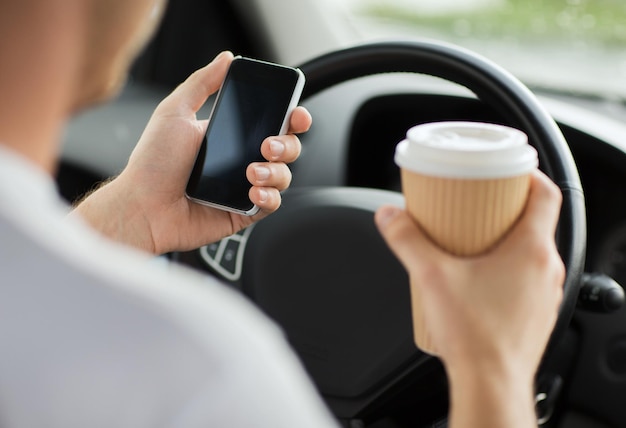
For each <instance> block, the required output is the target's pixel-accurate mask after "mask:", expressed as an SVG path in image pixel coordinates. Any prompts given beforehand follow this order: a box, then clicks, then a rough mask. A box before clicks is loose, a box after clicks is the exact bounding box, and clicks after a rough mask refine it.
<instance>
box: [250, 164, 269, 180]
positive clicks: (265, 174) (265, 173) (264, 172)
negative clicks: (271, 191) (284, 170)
mask: <svg viewBox="0 0 626 428" xmlns="http://www.w3.org/2000/svg"><path fill="white" fill-rule="evenodd" d="M270 174H271V171H270V169H269V168H267V167H265V166H257V167H255V168H254V175H255V176H256V179H257V180H258V181H265V180H267V179H268V178H270Z"/></svg>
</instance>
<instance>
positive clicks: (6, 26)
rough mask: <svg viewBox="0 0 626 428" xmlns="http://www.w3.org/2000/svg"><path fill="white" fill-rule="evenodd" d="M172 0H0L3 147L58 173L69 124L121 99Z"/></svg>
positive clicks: (0, 136)
mask: <svg viewBox="0 0 626 428" xmlns="http://www.w3.org/2000/svg"><path fill="white" fill-rule="evenodd" d="M164 8H165V0H2V1H0V94H1V95H2V102H1V103H0V144H2V145H6V146H10V147H12V148H13V149H14V150H16V151H18V152H21V153H22V154H23V155H25V156H27V157H28V158H30V159H31V160H32V161H34V162H35V163H38V164H39V165H41V166H42V167H43V168H44V169H45V170H48V171H53V170H54V167H55V164H56V161H57V156H58V149H59V137H60V135H61V133H62V130H63V128H64V125H65V122H66V121H67V119H68V118H69V117H70V116H71V115H72V114H73V113H75V112H76V111H77V110H80V109H82V108H84V107H87V106H89V105H92V104H94V103H97V102H101V101H104V100H106V99H108V98H111V97H112V96H113V95H115V94H116V93H117V92H118V90H119V89H120V88H121V86H122V84H123V83H124V82H125V80H126V76H127V74H128V71H129V68H130V66H131V64H132V61H133V59H134V57H135V56H136V55H137V54H138V53H139V51H140V50H141V48H142V47H143V46H144V44H145V43H146V41H147V40H148V39H149V37H150V36H151V35H152V33H153V32H154V29H155V28H156V26H157V23H158V22H159V18H160V15H161V14H162V11H163V9H164Z"/></svg>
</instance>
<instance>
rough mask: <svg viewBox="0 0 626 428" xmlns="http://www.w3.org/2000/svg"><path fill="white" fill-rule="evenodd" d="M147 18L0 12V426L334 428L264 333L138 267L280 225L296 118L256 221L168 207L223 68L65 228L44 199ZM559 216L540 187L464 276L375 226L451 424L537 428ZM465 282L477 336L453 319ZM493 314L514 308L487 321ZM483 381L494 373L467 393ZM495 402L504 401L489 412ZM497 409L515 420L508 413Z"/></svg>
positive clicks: (207, 72)
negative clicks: (439, 373) (433, 356)
mask: <svg viewBox="0 0 626 428" xmlns="http://www.w3.org/2000/svg"><path fill="white" fill-rule="evenodd" d="M163 6H164V5H163V3H162V1H160V0H134V1H126V0H6V1H3V2H0V58H1V60H2V67H0V94H2V103H0V177H1V179H0V201H1V203H0V255H1V257H0V343H1V344H2V351H0V426H3V427H30V426H46V427H63V428H68V427H85V426H92V427H93V426H102V427H113V426H114V427H118V428H119V427H134V428H141V427H154V426H175V427H200V426H202V427H207V426H214V427H250V426H254V427H265V426H266V427H273V428H280V427H293V426H298V427H305V428H306V427H316V428H317V427H330V426H335V423H334V421H333V419H332V417H331V416H330V415H329V413H328V411H327V410H326V408H325V406H324V405H323V403H322V401H321V400H320V399H319V397H318V396H317V394H316V392H315V390H314V388H313V387H312V386H311V383H310V382H309V380H308V379H307V377H306V375H305V373H304V371H303V370H302V367H301V366H300V364H299V363H298V361H297V359H296V358H295V357H294V356H293V355H292V353H291V351H290V350H289V347H288V346H287V344H286V343H285V340H284V338H283V337H282V335H281V334H280V332H279V329H277V328H276V327H275V326H274V325H273V324H272V323H271V322H270V321H269V320H267V319H266V318H265V317H264V316H263V315H262V314H261V313H260V312H258V311H257V310H256V309H254V308H253V307H252V306H251V305H250V304H249V303H247V302H246V301H245V300H244V299H243V298H241V297H240V296H239V295H237V294H236V293H234V292H231V291H230V290H228V289H225V288H224V287H221V286H220V285H219V284H214V283H212V282H209V281H208V280H207V279H206V278H203V277H200V276H197V275H196V274H194V273H192V272H189V271H186V270H183V269H182V268H177V267H171V268H170V269H167V270H164V269H163V268H161V267H158V266H155V265H154V264H153V263H151V262H150V257H149V254H150V253H156V254H158V253H162V252H166V251H170V250H184V249H190V248H195V247H198V246H200V245H203V244H206V243H208V242H211V241H215V240H217V239H220V238H221V237H224V236H226V235H229V234H231V233H234V232H235V231H237V230H239V229H241V228H242V227H245V226H247V225H248V224H250V222H252V221H254V220H257V219H259V218H261V217H263V216H266V215H268V214H270V213H271V212H272V211H274V210H276V209H277V208H278V206H279V205H280V193H279V192H280V191H281V190H283V189H285V188H286V187H287V186H288V185H289V182H290V178H291V175H290V172H289V170H288V168H287V166H286V163H288V162H291V161H293V160H295V159H296V158H297V157H298V155H299V153H300V143H299V141H298V139H297V137H296V136H295V135H294V134H295V133H299V132H304V131H306V130H307V129H308V128H309V126H310V124H311V118H310V116H309V114H308V113H307V112H306V110H304V109H302V108H299V109H297V110H296V111H295V112H294V113H293V115H292V118H291V131H290V132H292V134H289V135H287V136H281V137H270V138H268V139H266V140H265V141H264V142H263V144H262V153H263V156H264V157H265V158H266V159H267V160H268V161H270V162H265V163H257V164H252V165H250V167H249V168H248V171H247V174H248V179H249V180H250V182H251V190H250V198H251V199H252V201H253V202H254V203H256V204H257V205H259V206H260V207H261V212H260V213H259V214H258V215H257V216H255V217H254V218H247V217H240V216H236V215H233V214H228V213H225V212H222V211H217V210H214V209H211V208H207V207H201V206H199V205H195V204H192V203H190V202H189V201H188V200H187V199H186V198H185V197H184V187H185V181H186V176H187V174H188V171H189V169H190V167H191V165H192V163H193V159H194V157H195V153H196V151H197V148H198V146H199V144H200V141H201V138H202V135H203V132H204V128H205V127H206V122H204V121H198V120H197V119H196V116H195V113H196V111H197V110H198V109H199V108H200V106H201V105H202V104H203V103H204V102H205V101H206V99H207V98H208V96H209V95H210V94H212V93H213V92H215V91H216V90H217V89H218V87H219V85H220V83H221V81H222V80H223V78H224V76H225V73H226V70H227V68H228V65H229V64H230V61H231V60H232V54H230V53H223V54H221V55H220V56H218V57H217V58H216V59H215V60H214V61H213V62H212V63H211V64H209V65H208V66H207V67H205V68H203V69H201V70H199V71H197V72H196V73H194V74H193V75H192V76H190V77H189V79H188V80H187V81H186V82H184V83H183V84H182V85H181V86H180V87H178V88H177V89H176V90H175V91H174V92H173V93H172V94H171V95H170V96H169V97H168V98H166V99H165V100H164V101H163V102H162V103H161V104H160V105H159V106H158V108H157V109H156V111H155V112H154V115H153V117H152V118H151V120H150V122H149V124H148V126H147V127H146V130H145V132H144V134H143V136H142V137H141V140H140V141H139V143H138V145H137V147H136V149H135V151H134V152H133V154H132V156H131V158H130V159H129V162H128V165H127V167H126V168H125V169H124V171H123V172H122V173H121V174H120V175H119V176H118V177H117V178H116V179H114V180H112V181H111V182H109V183H108V184H106V185H105V186H103V187H102V188H100V189H99V190H98V191H96V192H94V193H93V194H92V195H90V196H89V197H88V198H86V199H85V200H84V201H83V202H82V203H81V204H80V205H79V206H78V207H77V208H76V210H75V211H74V212H73V213H72V215H70V216H68V215H67V212H68V208H67V207H66V206H65V205H64V204H63V203H61V202H60V200H59V198H58V196H57V194H56V190H55V188H54V184H53V180H52V176H53V173H54V169H55V167H56V164H57V162H58V153H59V145H60V139H59V136H60V134H61V133H62V130H63V127H64V125H65V123H66V121H67V120H68V118H69V117H71V116H72V114H74V113H75V112H76V111H78V110H80V109H82V108H84V107H86V106H88V105H91V104H94V103H96V102H100V101H103V100H106V99H108V98H110V97H111V96H113V95H114V94H115V93H116V92H117V90H118V89H119V88H120V87H121V85H122V83H123V81H124V78H125V76H126V73H127V70H128V68H129V65H130V63H131V61H132V59H133V57H134V56H135V55H136V54H137V52H139V50H140V49H141V47H142V46H143V44H144V43H145V41H146V40H147V39H148V38H149V35H150V34H151V33H152V31H153V29H154V27H155V26H156V23H157V22H158V18H159V15H160V14H161V11H162V9H163ZM558 205H559V196H558V192H557V191H556V190H555V187H554V185H552V184H551V183H549V182H548V181H547V180H546V179H545V177H543V176H541V175H539V174H537V175H536V177H535V179H534V182H533V186H532V191H531V195H530V202H529V206H528V209H527V211H526V213H525V215H524V217H523V218H522V219H521V221H520V223H519V224H518V226H517V227H516V228H515V230H514V231H513V232H512V233H511V234H510V236H509V237H508V238H507V239H506V240H505V241H504V242H503V243H502V244H501V245H500V246H499V247H498V248H497V249H496V250H495V251H494V252H492V253H491V254H489V255H487V256H485V257H483V258H477V259H473V260H459V259H455V258H452V257H449V256H447V255H445V254H442V253H441V252H440V251H438V250H437V249H435V248H433V247H432V245H431V244H429V243H428V241H427V240H426V239H425V238H424V237H423V236H422V235H421V233H420V231H419V229H418V228H416V227H415V225H414V224H413V223H412V222H411V221H409V220H408V217H407V216H406V214H404V213H403V212H400V211H398V210H397V209H394V208H391V207H387V208H383V209H381V210H380V211H379V213H378V215H377V222H378V224H379V227H380V228H381V231H382V233H383V235H384V236H385V238H386V239H387V240H388V242H389V243H390V245H391V247H392V248H393V250H394V251H395V252H396V253H397V255H398V256H399V257H400V259H401V260H402V261H403V263H404V264H405V266H406V267H407V269H408V270H409V272H410V276H411V280H412V286H414V287H419V288H420V290H421V292H422V293H423V296H424V301H425V302H428V303H429V304H432V309H430V310H429V311H428V313H427V314H426V316H427V320H428V322H429V325H432V326H435V327H434V328H433V336H434V337H435V340H436V346H437V348H438V349H440V350H441V357H442V359H443V361H444V363H445V364H446V368H447V370H448V373H449V375H450V376H451V379H452V380H451V382H452V424H453V425H455V424H457V425H456V426H460V424H462V425H463V426H467V427H471V426H481V427H485V426H520V427H522V426H532V424H533V421H532V403H531V402H530V400H531V398H532V395H531V391H532V388H531V382H532V375H533V373H534V370H535V369H536V365H537V363H538V359H539V357H540V355H541V352H542V349H543V347H544V346H545V342H546V340H547V337H548V335H549V332H550V330H551V329H552V326H553V324H554V319H555V317H556V307H557V305H558V301H559V299H560V297H559V286H560V282H561V281H562V264H561V263H560V260H558V255H557V254H556V250H555V249H554V242H553V239H552V236H553V232H554V225H555V223H556V218H557V216H558ZM87 225H89V226H90V227H89V226H87ZM94 229H95V230H96V231H98V232H99V233H95V232H94ZM114 241H117V243H116V242H114ZM121 244H123V245H121ZM130 247H135V248H134V249H131V248H130ZM529 250H532V251H533V252H532V253H528V251H529ZM519 253H522V254H524V260H525V262H524V265H523V266H520V265H518V260H517V258H516V255H518V254H519ZM528 254H538V255H537V256H533V257H531V258H530V259H529V258H528ZM504 274H506V275H507V277H506V278H507V281H502V282H501V281H499V278H500V277H501V276H502V275H504ZM511 278H513V280H511ZM493 283H497V285H498V287H495V288H493V289H497V290H500V291H499V292H498V293H496V295H495V296H491V295H492V294H493V293H492V292H491V291H492V290H493V289H492V288H491V287H490V285H491V286H493ZM477 284H478V285H479V286H478V287H474V288H473V289H472V292H473V293H474V295H473V297H472V298H473V299H474V303H475V304H476V305H477V306H478V307H480V311H479V312H480V313H481V314H482V316H481V317H480V319H476V318H475V317H472V315H471V313H470V312H469V311H468V310H467V309H468V308H467V304H465V303H463V302H464V301H465V300H466V298H468V296H467V293H468V291H467V290H468V287H469V285H472V286H475V285H477ZM487 296H491V297H492V298H491V297H490V298H489V299H487V298H486V297H487ZM506 298H510V299H511V301H512V302H515V303H516V304H515V305H513V304H510V303H511V302H506V303H508V305H507V306H503V303H504V302H505V301H506ZM444 301H449V302H451V303H450V304H449V305H448V304H446V305H444V304H443V302H444ZM472 309H475V308H472ZM500 317H504V318H506V319H507V321H506V322H502V323H500ZM496 320H498V324H497V325H498V326H499V328H494V324H495V323H496ZM527 320H532V322H529V321H527ZM530 331H532V332H533V334H529V332H530ZM510 335H516V336H515V337H516V340H515V341H511V340H510V339H509V337H510ZM485 366H487V367H488V370H489V373H492V375H490V376H481V374H482V375H484V374H485V373H487V371H486V370H487V368H485ZM494 368H495V370H494ZM475 391H477V392H479V393H474V392H475ZM498 393H503V394H509V396H506V398H505V400H506V402H505V403H503V402H502V401H503V398H502V397H500V396H499V395H498ZM479 397H482V398H483V401H482V402H481V403H480V407H479V406H477V405H476V402H475V401H476V400H477V399H478V398H479ZM509 397H518V398H519V402H520V403H524V404H523V405H522V406H519V407H517V406H516V407H515V408H512V407H511V406H510V405H509V403H510V402H509V401H508V399H509ZM511 402H517V401H515V400H513V399H511ZM478 415H484V416H486V417H487V418H492V419H490V420H485V419H483V420H479V419H478ZM516 424H517V425H516Z"/></svg>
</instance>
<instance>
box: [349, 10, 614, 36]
mask: <svg viewBox="0 0 626 428" xmlns="http://www.w3.org/2000/svg"><path fill="white" fill-rule="evenodd" d="M431 1H432V0H413V1H412V2H407V1H403V2H397V3H394V1H393V0H386V1H381V0H369V1H363V2H362V3H360V7H359V13H360V14H363V15H365V16H367V17H374V18H377V19H386V20H393V21H398V22H400V23H402V24H408V25H412V26H418V27H421V28H424V27H427V28H433V29H436V30H438V31H444V32H446V33H450V34H452V35H454V36H458V37H473V38H489V39H493V38H496V37H497V38H502V37H507V38H515V39H517V40H520V41H537V42H541V41H546V40H551V41H563V42H571V41H572V40H576V41H585V42H597V43H600V44H602V45H605V46H622V47H623V46H626V0H499V1H498V0H493V1H490V2H489V1H478V2H477V7H475V8H464V9H458V10H455V8H454V7H453V6H452V5H453V4H454V2H453V1H448V2H447V3H450V4H451V5H450V6H449V7H445V8H442V9H441V10H440V11H439V12H438V13H433V12H432V11H431V12H428V13H426V12H425V11H424V10H425V9H423V8H421V7H420V3H421V4H426V3H429V2H431ZM465 3H467V2H465ZM481 5H482V6H481Z"/></svg>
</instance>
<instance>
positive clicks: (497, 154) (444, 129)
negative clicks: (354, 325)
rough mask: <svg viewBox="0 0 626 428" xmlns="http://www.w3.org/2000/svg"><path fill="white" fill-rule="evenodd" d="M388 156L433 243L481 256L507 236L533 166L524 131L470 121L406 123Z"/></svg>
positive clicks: (417, 324) (424, 339) (424, 343)
mask: <svg viewBox="0 0 626 428" xmlns="http://www.w3.org/2000/svg"><path fill="white" fill-rule="evenodd" d="M395 161H396V163H397V164H398V166H399V167H400V168H401V177H402V192H403V193H404V196H405V199H406V207H407V210H408V212H409V213H410V214H411V216H412V217H413V218H414V219H415V221H416V222H417V223H418V224H419V225H420V226H421V228H422V229H423V231H424V232H425V233H426V235H427V236H428V237H430V239H432V241H433V242H434V243H436V244H437V245H438V246H439V247H441V248H442V249H444V250H445V251H447V252H449V253H451V254H454V255H457V256H476V255H479V254H482V253H484V252H486V251H488V250H489V249H490V248H492V247H493V246H494V245H495V244H497V242H498V241H499V240H500V239H501V238H502V237H503V236H504V235H505V234H506V232H507V231H508V230H509V229H510V228H511V226H513V224H514V223H515V222H516V221H517V219H518V218H519V216H520V214H521V213H522V211H523V209H524V206H525V205H526V200H527V198H528V190H529V186H530V174H531V172H532V171H533V170H534V169H536V168H537V165H538V159H537V151H536V150H535V149H534V148H533V147H532V146H530V145H529V144H528V138H527V137H526V135H525V134H524V133H523V132H521V131H518V130H516V129H513V128H509V127H505V126H500V125H493V124H486V123H476V122H438V123H429V124H425V125H419V126H416V127H414V128H411V129H410V130H409V131H408V132H407V139H406V140H404V141H402V142H401V143H400V144H398V146H397V148H396V154H395ZM412 293H414V291H412ZM412 299H413V302H412V303H413V304H412V307H413V319H414V333H415V339H416V343H418V346H420V348H422V349H423V350H425V351H427V352H430V353H434V352H435V350H433V349H432V347H431V346H430V344H429V341H428V335H427V332H426V326H424V325H423V316H422V311H421V303H420V298H419V296H416V295H412Z"/></svg>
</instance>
